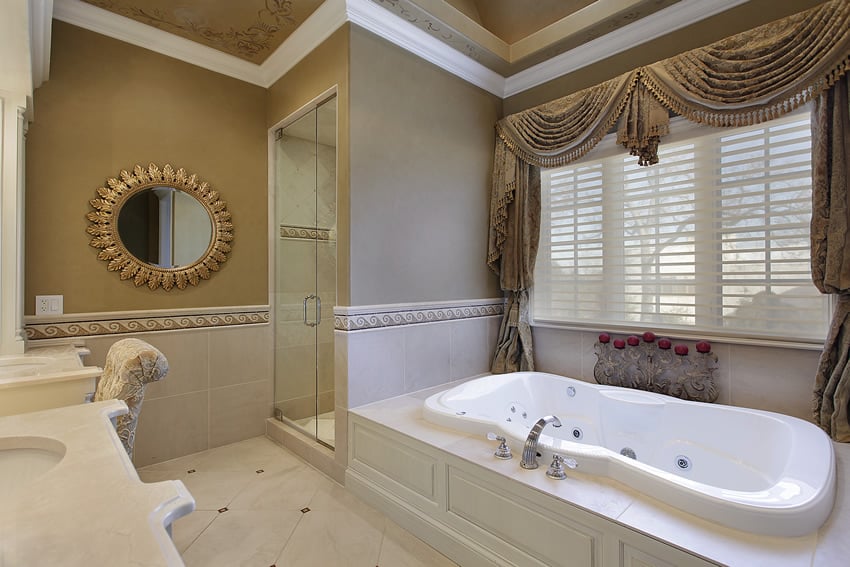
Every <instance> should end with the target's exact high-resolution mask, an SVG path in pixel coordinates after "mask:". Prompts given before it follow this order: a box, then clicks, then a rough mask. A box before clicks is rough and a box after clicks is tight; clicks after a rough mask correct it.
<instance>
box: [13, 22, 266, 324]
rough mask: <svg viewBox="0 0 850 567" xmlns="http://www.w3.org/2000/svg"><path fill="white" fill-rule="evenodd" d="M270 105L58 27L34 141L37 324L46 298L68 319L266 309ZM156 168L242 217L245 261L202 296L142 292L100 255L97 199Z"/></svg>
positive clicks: (236, 247)
mask: <svg viewBox="0 0 850 567" xmlns="http://www.w3.org/2000/svg"><path fill="white" fill-rule="evenodd" d="M265 102H266V91H265V89H262V88H260V87H257V86H253V85H249V84H247V83H244V82H242V81H238V80H236V79H231V78H228V77H225V76H223V75H220V74H217V73H214V72H212V71H207V70H205V69H201V68H200V67H196V66H194V65H190V64H188V63H183V62H181V61H178V60H176V59H172V58H169V57H165V56H163V55H159V54H157V53H154V52H152V51H148V50H146V49H142V48H139V47H135V46H132V45H130V44H127V43H124V42H121V41H117V40H114V39H111V38H108V37H105V36H102V35H99V34H96V33H93V32H90V31H86V30H83V29H81V28H77V27H75V26H72V25H69V24H66V23H63V22H59V21H54V23H53V38H52V53H51V62H50V80H49V81H48V82H46V83H45V84H44V85H43V86H42V87H41V88H39V89H37V90H36V91H35V109H36V111H35V121H34V122H33V123H32V124H31V125H30V130H29V134H28V136H27V195H26V210H27V214H26V274H25V278H26V284H25V286H26V289H25V292H26V295H25V313H26V314H33V312H34V302H35V295H41V294H62V295H64V296H65V297H64V308H65V312H66V313H88V312H101V311H124V310H150V309H170V308H184V307H214V306H224V305H263V304H266V303H267V302H268V256H267V253H266V250H267V248H266V241H267V229H266V225H267V222H266V220H267V202H268V201H267V178H266V175H267V167H266V129H265V108H266V105H265ZM151 162H153V163H156V164H158V165H160V166H162V165H164V164H166V163H170V164H172V165H173V166H175V167H183V168H184V169H186V170H187V172H190V173H195V174H197V175H198V176H199V178H200V179H202V180H204V181H207V182H208V183H209V184H210V185H211V186H212V187H213V188H214V189H216V190H217V191H219V192H220V193H221V195H222V198H223V199H224V200H226V201H227V203H228V209H229V210H230V212H231V213H232V215H233V223H234V238H235V239H234V242H233V252H232V253H231V255H230V258H229V259H228V261H227V262H226V263H225V264H223V265H222V267H221V270H220V271H219V272H218V273H215V274H213V276H212V278H211V279H210V280H209V281H202V282H201V283H200V285H199V286H197V287H194V288H192V287H190V288H188V289H185V290H176V289H175V290H172V291H170V292H166V291H163V290H161V289H160V290H157V291H150V290H149V289H148V288H147V287H139V288H137V287H135V286H134V285H133V283H132V282H130V281H121V280H120V279H119V277H118V274H117V273H112V272H108V271H107V270H106V263H105V262H103V261H100V260H98V259H97V250H96V249H95V248H92V247H91V246H89V240H90V238H91V237H90V236H89V235H88V234H87V233H86V232H85V230H86V226H87V225H88V221H87V220H86V218H85V215H86V213H88V212H89V211H90V210H91V207H90V206H89V200H90V199H93V198H95V197H96V189H97V188H98V187H101V186H103V185H105V183H106V180H107V178H109V177H117V176H118V173H119V172H120V171H121V170H122V169H130V168H132V167H133V166H134V165H135V164H141V165H143V166H147V165H148V164H149V163H151Z"/></svg>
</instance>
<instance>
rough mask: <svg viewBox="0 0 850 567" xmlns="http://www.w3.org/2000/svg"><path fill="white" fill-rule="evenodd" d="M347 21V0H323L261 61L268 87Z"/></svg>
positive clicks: (265, 83) (263, 78)
mask: <svg viewBox="0 0 850 567" xmlns="http://www.w3.org/2000/svg"><path fill="white" fill-rule="evenodd" d="M346 21H347V18H346V12H345V0H325V1H324V2H322V4H321V5H320V6H319V7H318V8H316V10H315V11H314V12H313V13H312V14H310V17H309V18H307V20H306V21H304V23H303V24H301V25H300V26H298V28H297V29H296V30H295V31H294V32H292V34H291V35H290V36H289V37H288V38H286V41H284V42H283V43H282V44H281V45H280V47H278V48H277V49H275V51H274V52H273V53H272V54H271V55H269V56H268V57H267V58H266V60H265V61H263V63H262V64H261V65H260V75H261V77H262V85H263V86H264V87H266V88H268V87H270V86H272V85H273V84H274V83H275V82H276V81H277V80H278V79H280V78H281V77H282V76H284V75H285V74H286V73H287V72H289V70H290V69H292V68H293V67H295V65H297V64H298V62H299V61H301V60H302V59H304V57H306V56H307V55H308V54H310V53H311V52H312V51H313V50H314V49H316V48H317V47H318V46H319V45H321V43H322V42H323V41H325V40H326V39H327V38H329V37H330V36H331V34H333V33H334V32H335V31H336V30H337V29H339V28H340V27H342V25H343V24H345V22H346Z"/></svg>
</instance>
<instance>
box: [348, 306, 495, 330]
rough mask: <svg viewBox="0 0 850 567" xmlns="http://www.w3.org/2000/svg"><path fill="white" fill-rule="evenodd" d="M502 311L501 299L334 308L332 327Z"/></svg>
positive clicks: (375, 326) (356, 327) (376, 325)
mask: <svg viewBox="0 0 850 567" xmlns="http://www.w3.org/2000/svg"><path fill="white" fill-rule="evenodd" d="M504 312H505V301H504V299H502V298H495V299H471V300H459V301H440V302H424V303H395V304H387V305H364V306H355V307H335V308H334V329H336V330H338V331H363V330H367V329H380V328H384V327H400V326H404V325H417V324H421V323H439V322H443V321H456V320H460V319H474V318H477V317H491V316H493V315H502V314H503V313H504Z"/></svg>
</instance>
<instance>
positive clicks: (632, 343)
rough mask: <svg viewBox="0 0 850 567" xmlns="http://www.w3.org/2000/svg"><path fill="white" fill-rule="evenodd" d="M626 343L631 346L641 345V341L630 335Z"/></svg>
mask: <svg viewBox="0 0 850 567" xmlns="http://www.w3.org/2000/svg"><path fill="white" fill-rule="evenodd" d="M626 342H627V343H629V346H638V345H639V344H640V339H639V338H637V337H636V336H635V335H630V336H629V338H627V339H626Z"/></svg>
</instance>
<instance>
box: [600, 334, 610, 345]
mask: <svg viewBox="0 0 850 567" xmlns="http://www.w3.org/2000/svg"><path fill="white" fill-rule="evenodd" d="M610 341H611V335H609V334H608V333H600V335H599V342H600V343H603V344H605V343H608V342H610Z"/></svg>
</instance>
